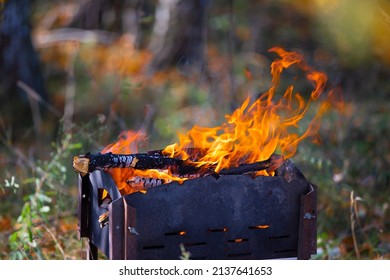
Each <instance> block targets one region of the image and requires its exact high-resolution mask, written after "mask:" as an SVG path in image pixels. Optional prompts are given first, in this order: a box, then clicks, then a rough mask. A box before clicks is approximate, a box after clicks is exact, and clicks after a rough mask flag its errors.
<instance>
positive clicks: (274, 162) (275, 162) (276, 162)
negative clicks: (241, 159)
mask: <svg viewBox="0 0 390 280" xmlns="http://www.w3.org/2000/svg"><path fill="white" fill-rule="evenodd" d="M283 162H284V158H283V157H282V156H280V155H276V154H274V155H271V157H270V158H269V159H267V160H263V161H258V162H254V163H248V164H241V165H239V166H237V167H232V168H227V169H222V170H221V171H220V172H219V174H220V175H242V174H245V173H249V172H256V171H261V170H267V171H274V170H276V169H277V168H278V167H279V166H280V165H282V163H283Z"/></svg>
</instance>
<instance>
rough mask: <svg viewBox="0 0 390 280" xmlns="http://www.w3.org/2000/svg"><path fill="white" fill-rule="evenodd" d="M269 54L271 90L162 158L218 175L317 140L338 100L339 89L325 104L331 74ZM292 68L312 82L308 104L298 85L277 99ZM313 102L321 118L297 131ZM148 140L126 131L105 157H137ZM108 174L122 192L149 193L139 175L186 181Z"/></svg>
mask: <svg viewBox="0 0 390 280" xmlns="http://www.w3.org/2000/svg"><path fill="white" fill-rule="evenodd" d="M270 51H271V52H275V53H276V54H277V55H278V56H279V57H280V58H278V59H275V60H274V61H273V63H272V64H271V74H272V86H271V88H270V89H269V90H268V91H267V92H265V93H263V94H262V95H261V96H260V97H259V98H258V99H257V100H255V101H254V102H252V103H251V100H250V98H249V97H248V98H247V99H246V100H245V101H244V103H243V104H242V105H241V107H240V108H238V109H237V110H236V111H234V112H233V113H232V114H231V115H226V122H225V123H224V124H222V125H221V126H217V127H212V128H206V127H199V126H194V127H193V128H192V129H191V130H190V131H188V133H187V134H185V135H179V143H175V144H172V145H169V146H167V147H166V148H165V149H164V150H163V155H164V156H168V157H171V158H178V159H182V160H186V161H187V162H190V163H191V164H193V165H194V166H196V167H202V168H209V169H212V170H214V171H215V172H219V171H221V170H222V169H224V168H231V167H237V166H239V165H241V164H247V163H253V162H258V161H263V160H267V159H269V158H270V157H271V155H272V154H274V153H275V152H277V153H279V154H281V155H282V156H283V157H284V158H290V157H292V156H293V155H294V154H295V153H296V151H297V147H298V144H299V143H300V142H301V141H302V140H304V139H306V138H308V137H314V136H316V134H317V132H318V130H319V127H320V120H321V117H322V115H323V114H324V113H325V112H326V111H327V110H328V109H329V108H330V107H331V105H333V103H332V102H334V96H335V92H334V91H329V92H328V93H327V96H326V97H327V98H325V100H322V101H320V97H321V95H322V94H323V93H324V89H325V85H326V82H327V77H326V75H325V74H324V73H322V72H318V71H316V70H314V69H312V68H311V67H309V66H308V65H307V64H306V63H305V62H304V60H303V57H302V56H301V55H299V54H297V53H295V52H287V51H285V50H283V49H282V48H279V47H274V48H272V49H271V50H270ZM293 65H295V66H297V67H298V68H299V69H300V70H301V71H302V72H303V73H304V74H305V76H306V79H307V80H308V81H309V82H311V83H312V84H313V89H312V91H311V94H310V98H309V99H308V100H305V99H304V97H303V96H302V95H301V94H300V93H298V92H294V86H293V85H291V86H289V87H287V89H286V90H285V92H284V94H283V96H282V97H281V98H279V99H277V98H276V97H275V95H276V90H277V88H278V85H279V82H280V76H281V74H282V72H283V71H284V70H285V69H287V68H289V67H291V66H293ZM314 103H317V104H318V105H319V107H318V108H319V109H318V110H317V114H316V115H315V116H314V118H313V119H312V120H311V122H310V124H309V125H308V126H307V128H306V129H303V132H300V133H298V130H299V129H298V128H299V127H300V121H301V120H302V119H303V118H304V117H305V115H306V113H307V112H308V109H309V107H310V106H311V105H312V104H314ZM301 129H302V128H301ZM301 131H302V130H301ZM145 138H146V137H145V135H144V134H143V133H141V132H132V131H129V132H126V133H124V134H122V135H121V137H120V140H119V141H118V142H117V143H115V144H112V145H109V146H108V147H107V148H105V149H104V150H103V151H102V153H108V152H112V153H123V154H126V153H127V154H130V153H136V152H137V150H138V149H137V145H138V143H139V142H140V141H143V140H145ZM194 148H196V149H194ZM108 172H109V173H110V174H111V175H112V177H113V179H114V181H115V182H116V183H117V185H118V188H119V190H120V192H121V193H122V194H124V193H126V194H127V193H131V192H134V191H139V190H142V189H145V188H144V185H142V184H138V185H137V183H134V182H135V180H134V179H133V178H135V177H137V176H138V177H141V178H145V177H146V178H154V179H161V180H163V183H167V182H170V181H179V182H182V181H183V180H185V179H186V178H180V177H178V176H175V174H172V173H171V172H170V170H135V169H132V168H126V169H124V168H113V169H109V170H108ZM257 175H273V172H267V171H266V170H262V171H259V172H257ZM129 182H133V183H132V184H129Z"/></svg>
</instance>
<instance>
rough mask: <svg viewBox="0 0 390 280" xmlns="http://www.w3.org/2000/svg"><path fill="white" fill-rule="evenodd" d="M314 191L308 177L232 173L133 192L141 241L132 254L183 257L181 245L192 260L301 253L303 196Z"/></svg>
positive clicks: (128, 204)
mask: <svg viewBox="0 0 390 280" xmlns="http://www.w3.org/2000/svg"><path fill="white" fill-rule="evenodd" d="M308 191H309V184H308V183H307V182H306V181H304V182H302V181H299V180H292V181H291V182H290V183H286V181H285V180H284V179H283V178H281V177H257V178H255V179H252V178H251V177H249V176H241V175H232V176H221V177H220V178H219V179H215V178H213V177H204V178H200V179H196V180H189V181H187V182H185V183H184V184H182V185H179V184H176V183H173V184H169V185H163V186H159V187H156V188H153V189H150V190H149V191H148V192H147V193H146V194H143V193H135V194H131V195H127V196H125V197H124V198H123V199H124V201H125V205H126V207H127V208H129V207H130V208H134V209H136V212H137V215H136V223H134V221H133V224H132V225H133V227H135V231H136V232H137V234H132V233H130V232H129V231H128V230H125V234H126V240H129V238H132V239H133V240H135V242H136V247H134V249H133V250H134V252H132V253H129V247H127V248H126V250H127V254H126V257H128V258H132V257H131V256H137V258H138V259H178V258H179V256H180V254H181V252H180V244H184V247H185V249H186V250H187V251H189V252H190V253H191V258H192V259H272V258H288V257H296V256H298V235H299V222H300V212H301V207H300V203H301V196H302V195H304V194H306V193H307V192H308ZM111 214H112V215H113V216H114V215H115V212H113V213H111ZM125 223H126V221H125ZM126 225H129V222H128V221H127V224H126ZM127 246H128V245H127ZM133 246H134V244H133Z"/></svg>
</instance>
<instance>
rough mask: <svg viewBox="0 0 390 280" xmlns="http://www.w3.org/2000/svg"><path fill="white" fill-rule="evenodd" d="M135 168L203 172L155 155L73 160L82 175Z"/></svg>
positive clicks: (84, 157) (181, 173)
mask: <svg viewBox="0 0 390 280" xmlns="http://www.w3.org/2000/svg"><path fill="white" fill-rule="evenodd" d="M116 167H119V168H134V169H140V170H147V169H169V170H171V172H172V173H173V174H178V175H185V174H191V173H197V172H200V171H201V170H200V169H199V168H197V167H195V166H194V165H190V163H187V162H186V161H184V160H181V159H176V158H170V157H165V156H161V155H159V154H157V153H155V154H148V153H144V154H129V155H124V154H112V153H107V154H100V153H98V154H93V155H88V154H87V155H81V156H76V157H74V158H73V168H74V170H75V171H76V172H78V173H80V174H81V175H83V176H84V175H85V174H88V173H91V172H93V171H95V170H106V169H109V168H116Z"/></svg>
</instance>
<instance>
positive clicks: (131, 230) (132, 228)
mask: <svg viewBox="0 0 390 280" xmlns="http://www.w3.org/2000/svg"><path fill="white" fill-rule="evenodd" d="M128 229H129V231H130V233H131V234H135V235H139V233H138V232H137V230H136V228H135V227H128Z"/></svg>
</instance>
